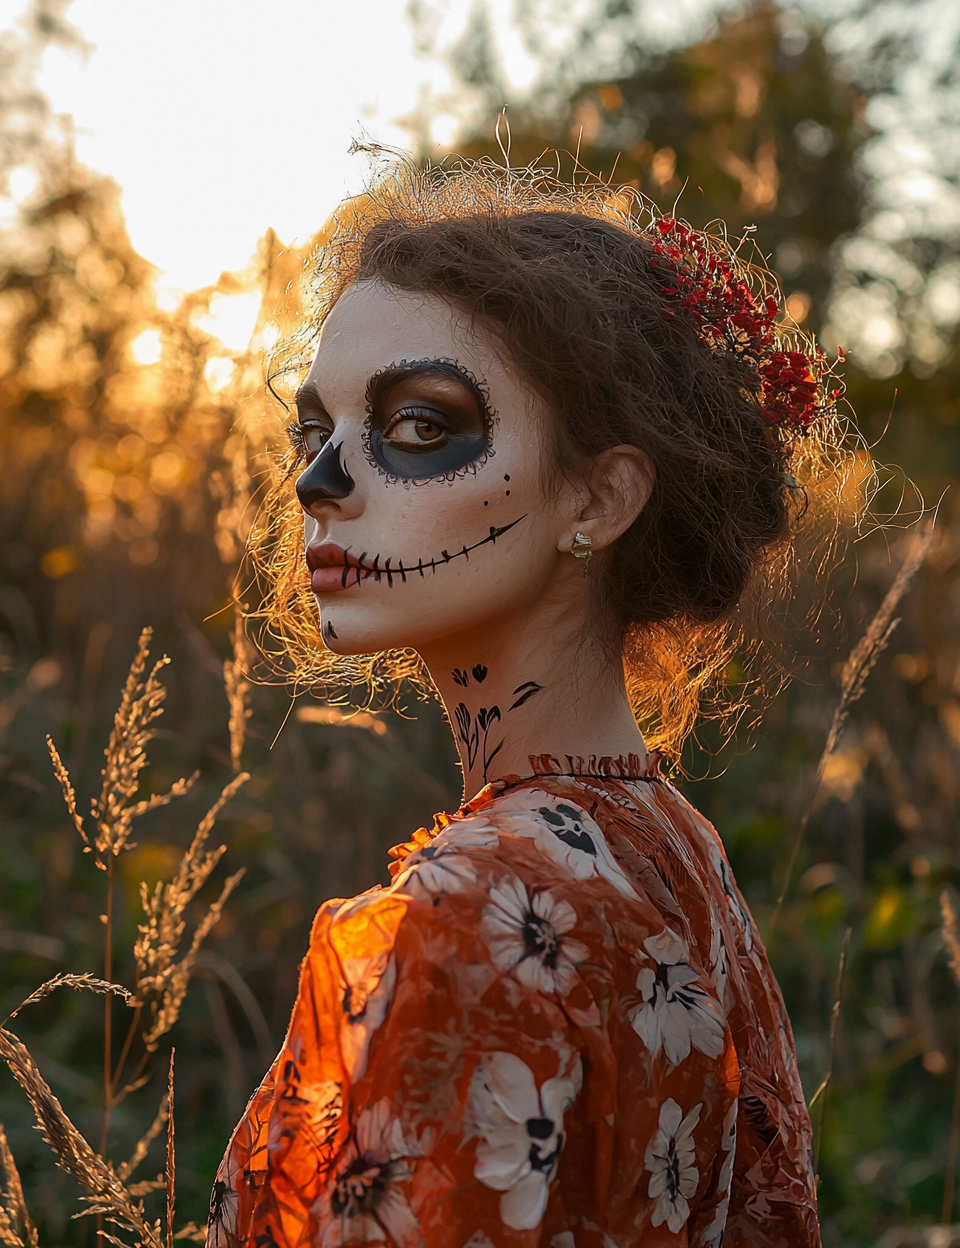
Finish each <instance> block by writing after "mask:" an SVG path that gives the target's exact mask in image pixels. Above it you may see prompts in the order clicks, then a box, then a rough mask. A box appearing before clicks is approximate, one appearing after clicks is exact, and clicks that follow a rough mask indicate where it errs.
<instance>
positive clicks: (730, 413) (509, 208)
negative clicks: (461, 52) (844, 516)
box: [250, 161, 851, 755]
mask: <svg viewBox="0 0 960 1248" xmlns="http://www.w3.org/2000/svg"><path fill="white" fill-rule="evenodd" d="M653 224H654V214H653V212H652V210H651V209H650V207H649V206H648V205H646V204H644V203H643V202H642V201H639V200H638V199H637V198H636V197H635V196H633V195H632V194H631V193H629V192H628V193H626V194H624V193H623V192H619V193H618V192H616V191H614V190H613V189H612V188H610V187H608V186H603V185H594V186H570V185H566V184H561V183H558V182H557V181H556V180H555V179H552V178H550V177H549V176H548V175H546V174H545V173H543V171H541V170H538V169H528V170H523V171H517V170H510V169H503V168H499V167H497V166H494V165H492V164H490V163H488V162H478V163H475V164H474V163H471V164H467V163H463V164H460V165H458V166H456V167H454V168H442V167H441V168H436V167H428V168H426V169H424V168H420V167H417V166H415V165H413V164H412V163H410V162H404V161H401V162H399V163H395V164H392V165H390V166H389V167H388V168H387V169H386V170H384V171H382V172H381V173H380V175H379V177H378V178H377V179H376V180H375V181H374V182H373V184H372V185H371V186H370V187H369V188H368V190H367V191H366V192H365V194H364V195H363V196H361V197H359V198H358V199H356V200H353V201H348V203H347V204H346V205H345V206H344V208H343V209H341V211H340V212H339V213H338V214H337V216H336V217H335V218H334V219H333V221H332V224H331V226H330V228H329V230H328V231H326V232H325V233H326V237H325V238H324V239H323V245H322V247H320V248H319V249H318V252H317V255H316V257H315V265H314V267H313V281H312V283H311V287H310V303H309V306H308V308H307V314H306V315H305V316H304V317H303V318H302V320H301V329H300V330H299V331H298V332H297V333H296V334H294V335H293V336H292V337H291V338H290V339H289V340H288V341H287V342H286V343H285V344H284V345H283V346H282V347H281V349H280V350H279V352H278V353H277V355H276V357H275V360H274V379H275V380H276V378H277V377H280V376H286V377H290V376H299V375H301V374H302V371H303V368H304V366H305V365H306V364H308V363H309V359H310V356H311V354H312V351H313V348H314V347H315V342H316V335H317V332H318V330H319V327H320V326H321V325H322V323H323V320H324V319H325V317H326V316H327V315H328V314H329V311H330V309H331V308H332V307H333V306H334V304H335V303H336V301H337V299H338V298H339V296H340V295H341V294H342V293H343V291H344V290H345V289H346V288H347V287H348V286H349V285H351V284H352V283H354V282H356V281H361V280H380V281H383V282H385V283H388V284H390V285H392V286H395V287H398V288H400V289H402V290H406V291H411V292H419V293H426V294H432V295H435V296H439V297H440V298H442V299H444V300H446V301H447V302H449V303H450V304H452V305H453V306H454V307H456V308H457V309H458V310H460V311H462V312H464V313H465V314H466V315H467V316H468V317H470V318H472V319H473V321H474V322H475V323H476V324H477V325H478V326H480V327H481V328H482V329H484V330H486V331H487V332H488V333H489V334H490V335H492V336H493V337H494V338H495V339H496V340H498V341H499V342H500V343H502V345H503V350H504V352H505V353H507V354H508V355H509V356H510V357H511V359H512V360H513V362H514V363H515V364H516V365H517V367H518V368H519V369H520V371H521V373H522V374H523V375H524V376H525V377H526V378H527V380H528V382H529V384H530V385H531V386H532V387H533V388H534V389H535V390H536V391H537V392H538V393H539V394H540V396H541V397H542V398H543V399H544V401H545V403H546V405H547V407H548V410H550V412H551V413H552V414H553V416H554V417H555V419H554V422H553V430H554V439H555V449H556V460H557V465H556V466H557V468H558V469H559V470H560V471H564V470H574V471H575V470H576V468H577V466H578V465H579V464H582V463H583V462H584V460H585V458H587V457H590V456H593V455H596V454H597V453H599V452H601V451H603V450H605V449H607V448H609V447H613V446H617V445H621V444H624V443H626V444H631V445H634V446H637V447H640V448H642V449H643V450H644V451H645V452H646V454H647V455H649V457H650V459H651V460H652V462H653V464H654V466H655V469H656V481H655V484H654V487H653V492H652V494H651V496H650V499H649V501H648V502H647V504H646V506H645V507H644V509H643V511H642V512H641V513H640V515H639V516H638V517H637V519H636V520H635V521H634V523H633V524H632V525H631V526H630V528H629V529H628V530H627V531H626V532H625V533H624V534H623V535H622V536H621V537H620V538H619V539H618V540H617V542H615V543H614V544H613V546H612V547H611V548H610V549H609V550H607V551H605V552H604V554H603V557H602V558H600V559H595V560H593V562H592V564H591V568H590V572H591V576H592V577H593V578H594V579H595V584H596V587H597V593H596V601H597V605H598V610H599V611H600V612H601V614H602V618H603V621H604V625H605V627H606V630H607V631H608V632H610V633H612V635H614V636H615V637H616V638H617V639H619V641H620V643H621V648H622V654H623V660H624V668H625V672H626V678H627V685H628V691H629V694H630V697H631V702H632V705H633V707H634V710H635V712H636V714H637V717H638V720H639V721H640V723H641V726H642V727H643V729H644V731H645V733H646V735H647V738H648V741H649V742H650V744H651V745H652V746H655V747H658V748H660V749H663V750H665V751H666V752H667V753H671V754H674V755H675V754H676V753H677V752H678V751H679V748H680V746H681V744H682V742H683V740H684V738H685V737H686V736H687V734H688V733H689V731H690V729H691V728H692V726H693V724H694V723H695V721H696V719H697V716H698V715H699V714H702V713H705V712H706V713H712V714H713V715H715V716H716V715H719V716H720V717H726V718H727V719H730V718H731V717H733V716H735V714H736V711H737V708H738V707H739V706H741V705H742V703H743V698H742V686H741V685H738V686H737V687H736V689H733V688H731V687H730V685H729V681H727V682H725V679H724V677H725V674H727V672H728V668H729V665H730V660H731V657H732V656H733V655H734V653H735V652H736V651H737V649H738V648H739V647H741V646H742V645H743V644H744V634H743V629H742V625H741V619H740V615H739V613H738V607H739V606H740V604H741V603H742V601H743V599H744V595H745V594H746V593H748V591H749V592H750V593H751V594H752V596H753V599H754V601H763V602H764V603H767V604H769V602H770V599H771V596H775V595H776V594H777V592H778V589H779V590H780V591H781V592H782V587H783V586H784V584H785V580H786V578H785V577H784V572H785V570H786V569H787V567H788V565H789V563H790V558H791V549H792V539H793V537H794V534H795V532H796V530H797V526H798V524H799V521H800V518H801V517H802V516H803V515H804V513H805V512H807V511H808V509H809V502H810V499H811V498H812V497H816V498H823V497H824V496H825V495H826V496H829V497H830V498H832V500H833V504H834V505H833V506H831V505H828V506H827V507H826V508H822V507H821V508H819V510H820V511H821V512H823V511H826V512H827V513H830V512H833V514H836V507H835V503H836V501H837V500H838V499H839V497H840V493H841V491H842V487H843V483H844V480H845V477H846V475H847V474H848V472H849V464H850V459H851V457H850V455H849V454H848V453H847V452H845V451H844V449H843V442H844V438H845V437H846V436H847V434H848V432H849V431H848V429H847V428H846V426H845V424H844V422H842V421H841V420H840V419H839V418H838V417H837V415H836V408H835V406H831V405H830V404H829V403H825V404H824V406H823V408H822V410H821V411H820V412H819V414H818V417H817V419H816V421H815V422H814V423H813V425H812V426H811V428H810V429H809V430H807V431H806V432H805V434H804V436H802V437H801V436H798V435H797V434H796V433H795V432H793V431H791V430H790V429H789V427H785V426H783V425H777V424H772V423H771V421H770V419H769V414H765V413H764V410H763V407H762V403H761V397H760V386H759V382H758V381H757V378H756V376H755V375H753V376H751V374H750V371H749V370H746V369H745V368H744V366H743V362H742V360H741V359H740V358H739V357H738V356H737V355H736V353H735V352H732V351H726V350H718V349H715V348H713V347H711V346H710V345H708V344H707V343H706V342H705V341H704V338H703V336H702V334H701V333H699V332H698V327H697V324H696V323H695V321H694V320H693V319H692V318H690V317H688V316H685V315H683V314H682V313H681V314H676V313H675V311H674V310H673V305H674V304H675V302H676V301H675V299H673V296H675V295H676V290H675V289H674V288H673V287H675V285H676V282H675V280H673V278H672V277H671V270H670V267H669V266H668V265H664V264H662V263H659V264H658V263H653V264H651V259H652V258H653V257H654V255H655V254H656V242H655V240H656V234H655V232H654V230H653V228H652V227H653ZM698 237H699V238H700V239H701V240H705V241H706V242H707V243H708V244H709V247H710V248H711V249H712V251H714V252H715V253H717V254H721V255H722V256H723V257H724V263H725V264H727V265H728V266H732V267H733V270H734V271H735V273H736V275H737V279H738V280H743V281H745V282H747V283H748V284H749V285H750V287H751V289H752V290H754V291H755V292H756V293H757V296H758V297H764V296H767V295H768V294H769V292H770V290H771V288H772V279H771V278H770V275H769V274H767V273H766V272H764V271H763V270H761V269H757V268H754V267H752V266H750V265H748V264H746V263H744V262H743V261H741V260H740V259H739V257H738V255H737V253H736V250H735V249H734V248H732V247H731V246H730V245H729V243H728V241H727V240H726V238H725V237H723V236H722V235H699V236H698ZM672 281H673V286H671V282H672ZM777 337H778V341H782V342H783V343H784V344H785V345H786V346H788V347H791V348H793V349H794V350H798V349H799V350H803V351H804V352H805V354H806V355H807V356H812V354H813V347H812V344H811V343H810V341H809V340H808V339H806V338H804V337H803V336H802V335H800V334H799V331H798V330H797V327H796V326H794V325H792V324H790V323H789V322H787V323H783V322H781V323H780V324H779V325H778V327H777ZM287 469H288V474H289V462H288V464H287ZM824 482H829V484H830V486H831V488H829V489H827V490H826V491H824V489H823V484H824ZM818 486H819V487H820V488H819V489H817V488H813V489H811V488H810V487H818ZM301 543H302V536H301V527H300V511H299V507H298V505H297V503H296V499H295V498H294V497H293V495H292V490H291V489H290V487H289V485H284V484H283V483H281V482H278V483H277V486H276V487H275V488H274V490H273V491H272V492H271V495H270V497H269V499H268V501H267V504H266V506H265V508H264V509H263V511H262V513H261V515H260V518H259V520H258V522H257V524H256V525H255V527H254V532H253V535H252V538H251V545H250V551H251V554H252V557H253V560H254V565H255V567H256V569H257V571H258V572H259V573H260V574H261V575H263V577H264V579H265V595H266V596H265V599H264V602H263V605H262V606H261V608H260V609H259V610H258V611H257V612H254V614H255V615H256V616H258V617H259V618H260V619H261V620H262V621H263V622H264V623H265V624H266V630H265V635H266V638H265V639H266V640H267V647H266V648H267V649H271V648H272V650H273V653H274V655H275V657H282V659H283V661H284V665H285V670H286V671H287V672H288V673H289V672H290V671H291V668H292V672H293V674H294V676H295V679H296V680H297V682H298V683H299V684H300V685H301V687H302V686H304V685H306V686H310V687H313V688H314V689H315V690H316V691H318V692H321V693H323V694H326V695H327V696H329V695H330V693H331V691H332V690H333V689H334V688H335V687H336V686H337V685H338V684H339V685H340V687H341V688H342V686H343V684H344V682H346V683H348V684H355V683H356V682H362V683H363V684H364V686H365V687H366V688H367V689H368V690H369V691H370V693H369V695H368V696H369V697H373V696H374V693H375V692H376V691H378V690H379V691H380V693H381V694H382V693H383V692H384V691H389V690H395V689H396V688H397V687H398V683H399V682H400V681H402V680H403V679H407V680H410V681H412V682H413V683H414V684H415V685H416V686H418V688H419V689H420V690H421V691H422V690H423V689H424V688H425V687H426V686H427V684H428V679H427V678H426V676H425V673H424V672H423V671H422V668H421V666H420V664H419V661H418V660H417V657H416V656H415V655H414V654H412V652H395V653H390V654H386V655H375V656H357V657H353V658H342V657H340V656H337V655H334V654H332V653H331V652H330V651H329V650H327V649H326V648H325V646H324V645H323V641H322V638H321V635H320V629H319V620H318V612H317V607H316V602H315V599H314V598H313V595H312V593H311V592H310V586H309V581H308V579H307V575H306V572H305V567H304V561H303V557H302V550H301V549H300V547H301ZM270 639H272V643H273V644H272V646H271V641H270ZM277 643H279V647H278V646H277Z"/></svg>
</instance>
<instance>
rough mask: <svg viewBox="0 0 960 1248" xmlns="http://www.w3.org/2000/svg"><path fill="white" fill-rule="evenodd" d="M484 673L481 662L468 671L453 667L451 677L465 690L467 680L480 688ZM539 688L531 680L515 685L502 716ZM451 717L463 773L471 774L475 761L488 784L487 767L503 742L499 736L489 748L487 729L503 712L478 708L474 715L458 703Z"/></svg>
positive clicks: (489, 708)
mask: <svg viewBox="0 0 960 1248" xmlns="http://www.w3.org/2000/svg"><path fill="white" fill-rule="evenodd" d="M487 672H488V669H487V668H486V667H485V666H484V665H483V664H482V663H477V664H476V665H475V666H474V667H472V668H471V669H470V671H469V672H468V671H467V670H466V668H461V667H457V668H454V670H453V673H452V675H453V679H454V680H455V681H456V683H457V684H458V685H460V686H461V687H462V688H464V689H467V688H469V686H470V679H471V677H472V678H473V683H474V684H476V685H482V684H483V682H484V681H485V680H486V679H487ZM542 689H543V685H539V684H537V682H536V681H535V680H527V681H524V683H523V684H522V685H518V686H517V688H516V689H514V691H513V694H512V695H511V696H512V697H514V698H515V699H516V701H514V702H513V704H512V705H511V706H508V707H507V710H506V712H505V714H507V715H509V714H510V712H511V711H516V710H519V708H520V707H521V706H523V705H524V704H525V703H526V702H529V701H530V699H531V698H532V697H535V696H536V695H537V694H538V693H539V692H540V691H541V690H542ZM453 718H454V724H455V727H456V735H457V740H458V741H459V742H460V744H461V745H462V746H463V749H464V753H465V758H466V762H467V770H468V771H472V770H473V768H474V765H475V764H476V762H477V760H478V759H479V761H480V765H481V768H482V770H483V782H484V784H488V783H489V780H490V775H489V770H490V764H491V763H492V762H493V760H494V759H495V758H496V756H497V755H498V754H499V753H500V751H501V750H502V749H503V746H504V742H505V741H506V737H505V736H502V737H501V738H500V740H499V741H498V742H497V744H496V745H492V744H491V741H490V730H491V729H492V728H493V726H494V724H500V723H502V722H503V713H501V710H500V707H499V706H481V707H480V708H479V710H478V711H477V712H476V714H474V713H472V712H471V710H470V708H469V707H468V706H467V704H466V703H465V702H458V703H457V706H456V708H455V710H454V713H453Z"/></svg>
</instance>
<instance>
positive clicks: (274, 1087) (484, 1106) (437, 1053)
mask: <svg viewBox="0 0 960 1248" xmlns="http://www.w3.org/2000/svg"><path fill="white" fill-rule="evenodd" d="M611 861H612V860H611ZM402 867H403V869H402V870H401V871H399V873H398V875H397V878H396V879H395V881H394V884H393V886H392V887H391V888H390V889H385V890H374V891H372V892H371V893H368V894H364V895H363V896H361V897H359V898H356V899H354V900H353V901H351V902H339V903H328V904H327V905H326V906H324V907H323V908H322V910H321V911H320V914H319V915H318V917H317V920H316V922H315V925H314V930H313V933H312V937H311V943H310V951H309V953H308V956H307V958H306V959H305V961H304V965H303V969H302V974H301V981H300V990H299V994H298V998H297V1003H296V1006H295V1009H294V1014H293V1018H292V1022H291V1026H290V1030H289V1033H288V1036H287V1039H286V1042H285V1044H284V1048H283V1050H282V1051H281V1054H280V1056H279V1058H278V1060H277V1063H276V1066H275V1069H274V1072H273V1074H272V1077H271V1078H270V1079H268V1081H267V1082H266V1083H265V1084H264V1086H263V1088H261V1090H260V1092H258V1093H257V1095H256V1097H255V1098H254V1101H253V1102H252V1104H251V1107H250V1111H248V1115H247V1118H246V1119H245V1121H247V1122H248V1123H249V1124H250V1125H248V1126H247V1127H246V1128H244V1125H243V1124H241V1128H240V1129H239V1130H238V1136H235V1139H234V1142H233V1143H232V1144H231V1149H230V1150H228V1154H227V1157H226V1158H225V1161H224V1164H223V1166H222V1167H221V1174H220V1175H219V1176H218V1182H219V1183H223V1184H224V1185H225V1194H224V1195H223V1200H224V1202H225V1214H224V1218H223V1219H222V1226H221V1230H220V1236H221V1238H220V1240H218V1241H215V1245H214V1248H236V1246H239V1245H250V1248H253V1245H256V1246H257V1248H274V1245H276V1246H277V1248H300V1246H301V1245H306V1244H308V1243H309V1244H310V1245H317V1246H318V1248H339V1246H340V1245H346V1244H355V1245H365V1244H369V1245H374V1244H376V1245H383V1244H387V1245H391V1244H392V1245H396V1248H493V1246H496V1248H533V1245H539V1244H548V1245H551V1248H610V1246H611V1245H613V1248H634V1246H636V1248H640V1245H641V1244H642V1245H643V1248H647V1246H648V1245H650V1244H671V1245H673V1244H677V1245H679V1244H691V1243H703V1244H704V1245H712V1244H716V1243H718V1242H719V1233H718V1234H717V1235H716V1237H715V1238H710V1235H712V1231H711V1226H712V1223H713V1222H715V1221H716V1217H717V1211H718V1210H719V1208H720V1205H721V1204H722V1190H721V1189H722V1179H723V1176H722V1174H721V1171H722V1169H723V1161H724V1156H725V1154H724V1151H723V1148H724V1143H723V1133H724V1130H725V1127H726V1129H727V1132H728V1135H729V1123H728V1122H725V1120H726V1119H727V1118H728V1116H729V1115H728V1111H729V1108H730V1103H731V1081H730V1059H731V1054H730V1046H729V1035H728V1032H727V1029H726V1026H725V1023H724V1020H723V1016H722V1011H721V1008H720V1005H719V1002H718V1000H717V997H716V994H715V992H714V991H713V988H712V985H710V984H709V980H708V979H707V978H706V977H705V976H706V973H705V972H703V971H702V970H701V968H698V967H696V966H694V965H693V963H692V962H691V961H690V958H689V955H688V953H687V949H686V946H685V944H684V942H683V939H682V937H681V936H680V935H678V934H677V933H675V932H673V931H672V930H670V929H667V928H665V927H664V925H663V924H661V923H659V921H658V917H657V915H656V914H655V913H654V912H653V911H650V913H649V914H647V913H646V912H645V911H644V909H643V906H642V905H640V904H639V903H638V900H637V896H636V894H635V893H631V894H630V895H628V891H629V890H628V889H623V890H621V891H620V892H617V891H616V890H611V887H610V881H609V880H608V879H606V878H604V876H603V875H602V874H594V875H593V876H592V877H589V878H588V877H587V876H586V875H585V874H584V873H583V871H581V872H580V876H579V877H577V875H576V873H575V872H571V870H570V863H569V862H568V861H566V860H564V861H560V860H554V859H553V858H550V857H549V856H547V857H546V858H545V857H544V853H543V846H542V845H538V844H537V840H536V838H535V837H531V836H527V835H525V834H522V833H521V834H518V833H517V828H516V825H515V823H511V824H509V826H498V824H497V822H496V820H490V819H485V818H482V817H479V816H475V817H473V818H471V819H464V820H462V821H459V822H456V823H454V824H452V825H451V826H450V827H448V828H447V829H446V830H445V831H444V832H443V833H442V834H441V835H440V836H438V837H436V838H434V839H432V840H431V841H430V842H429V843H428V844H424V845H422V846H421V847H420V848H419V849H418V850H417V852H415V853H414V854H412V855H411V856H410V857H408V858H407V859H406V861H405V862H404V863H403V864H402ZM631 905H632V908H633V913H632V915H631V917H630V918H629V919H628V918H627V912H628V911H629V910H630V909H631ZM638 905H639V908H638ZM649 909H650V908H649V907H648V910H649ZM645 917H647V918H649V919H650V921H649V922H644V921H643V920H644V918H645ZM644 942H647V947H645V946H644ZM701 981H702V982H701ZM670 993H673V996H672V997H670V1004H671V1005H672V1004H673V1002H674V1001H676V1002H677V1003H678V1008H677V1009H676V1010H668V1011H666V1012H665V1011H664V1009H663V1008H662V1004H661V998H662V1000H663V1001H666V999H667V996H669V995H670ZM678 993H679V994H682V996H683V1000H682V1003H681V1001H680V997H679V996H678V995H677V994H678ZM664 994H666V995H664ZM678 1072H679V1074H678ZM733 1100H734V1101H735V1088H734V1090H733ZM251 1111H252V1112H251ZM238 1138H239V1139H240V1144H241V1147H240V1148H238V1145H237V1141H238ZM251 1146H252V1147H251ZM254 1149H256V1150H257V1151H256V1156H255V1157H254V1152H253V1150H254ZM244 1150H246V1151H244ZM241 1153H243V1156H241ZM251 1159H252V1162H253V1163H255V1164H250V1163H251ZM226 1189H229V1190H228V1191H227V1190H226ZM232 1193H236V1195H233V1194H232ZM601 1222H602V1223H604V1225H602V1226H601ZM211 1227H212V1223H211ZM719 1230H721V1231H722V1220H721V1223H720V1226H719ZM694 1232H695V1235H696V1237H694V1234H693V1233H694ZM213 1233H214V1232H213V1229H211V1234H213Z"/></svg>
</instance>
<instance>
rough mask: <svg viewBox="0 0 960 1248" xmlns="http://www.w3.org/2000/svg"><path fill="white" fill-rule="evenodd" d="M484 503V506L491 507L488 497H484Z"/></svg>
mask: <svg viewBox="0 0 960 1248" xmlns="http://www.w3.org/2000/svg"><path fill="white" fill-rule="evenodd" d="M483 505H484V507H489V506H490V503H489V502H488V500H487V499H484V500H483Z"/></svg>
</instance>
